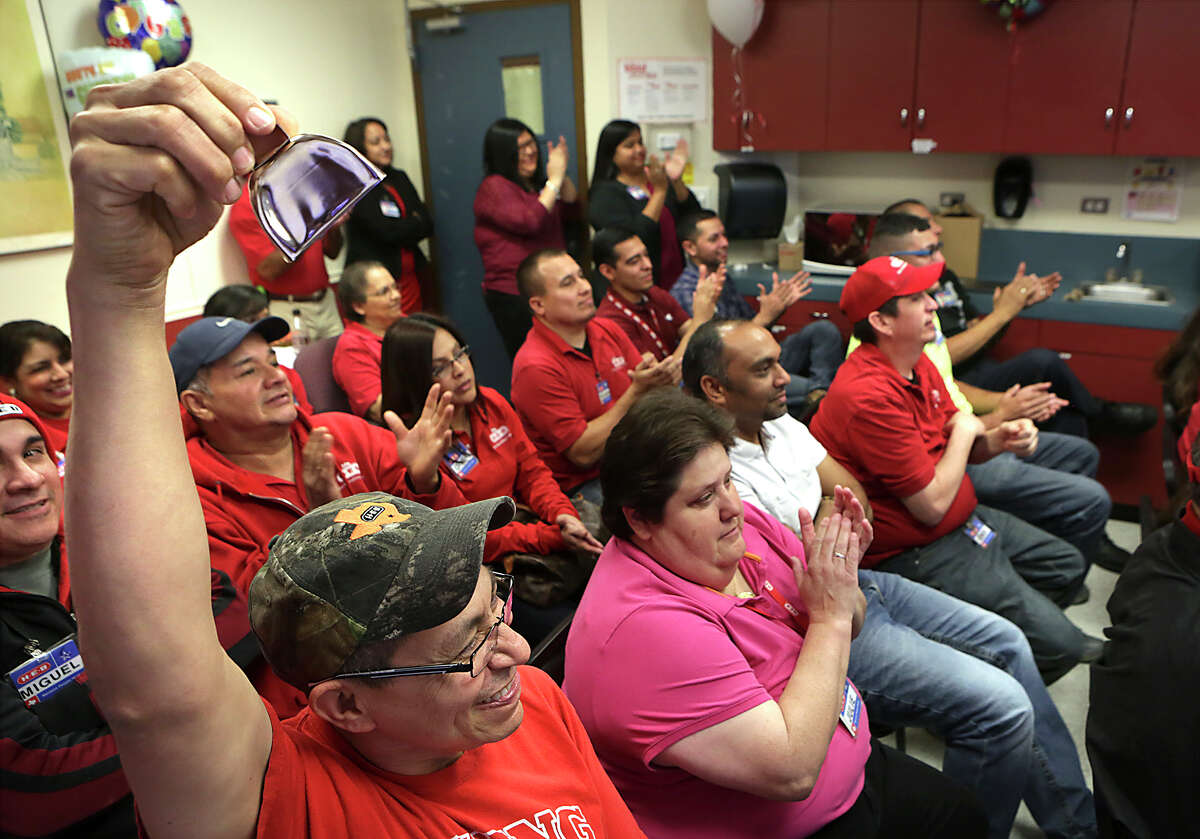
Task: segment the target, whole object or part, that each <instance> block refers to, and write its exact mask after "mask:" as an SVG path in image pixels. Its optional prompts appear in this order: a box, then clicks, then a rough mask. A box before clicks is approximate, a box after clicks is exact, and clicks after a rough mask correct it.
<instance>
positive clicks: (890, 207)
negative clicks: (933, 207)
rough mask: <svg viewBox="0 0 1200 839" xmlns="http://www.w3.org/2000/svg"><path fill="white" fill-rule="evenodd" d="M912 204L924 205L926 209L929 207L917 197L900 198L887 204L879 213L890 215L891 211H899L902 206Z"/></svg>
mask: <svg viewBox="0 0 1200 839" xmlns="http://www.w3.org/2000/svg"><path fill="white" fill-rule="evenodd" d="M912 204H916V205H917V206H918V207H924V208H925V209H926V210H928V209H929V205H928V204H926V203H925V202H924V201H922V200H921V199H919V198H904V199H901V200H900V201H897V202H896V203H894V204H888V205H887V206H886V207H884V208H883V212H882V213H880V214H879V215H881V216H887V215H891V214H892V213H899V212H901V208H902V207H908V206H910V205H912ZM905 215H911V214H910V213H906V214H905Z"/></svg>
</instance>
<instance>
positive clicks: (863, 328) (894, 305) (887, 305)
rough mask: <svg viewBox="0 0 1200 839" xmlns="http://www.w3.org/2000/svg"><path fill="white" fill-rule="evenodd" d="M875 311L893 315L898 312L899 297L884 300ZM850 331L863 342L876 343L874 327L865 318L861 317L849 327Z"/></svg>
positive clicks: (876, 337) (877, 338)
mask: <svg viewBox="0 0 1200 839" xmlns="http://www.w3.org/2000/svg"><path fill="white" fill-rule="evenodd" d="M875 311H877V312H879V313H880V314H881V315H887V316H888V317H893V318H894V317H895V316H896V315H898V314H900V298H899V297H892V298H891V299H889V300H885V301H884V302H883V303H882V304H881V305H880V306H879V308H878V309H876V310H875ZM850 333H851V334H852V335H853V336H854V337H855V338H857V339H858V340H859V341H861V342H862V343H864V344H877V343H879V337H878V336H877V335H876V334H875V327H873V326H871V322H870V321H869V320H868V319H867V318H863V319H862V320H860V321H858V322H857V323H855V324H854V326H852V327H851V328H850Z"/></svg>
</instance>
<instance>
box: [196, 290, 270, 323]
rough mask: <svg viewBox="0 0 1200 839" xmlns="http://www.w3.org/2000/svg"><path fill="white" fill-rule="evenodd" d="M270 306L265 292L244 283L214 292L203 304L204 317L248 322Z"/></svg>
mask: <svg viewBox="0 0 1200 839" xmlns="http://www.w3.org/2000/svg"><path fill="white" fill-rule="evenodd" d="M270 305H271V299H270V298H269V297H267V294H266V292H265V291H263V290H262V289H260V288H258V287H256V286H252V285H248V284H246V283H238V284H236V285H227V286H223V287H221V288H219V289H217V290H216V291H214V292H213V293H212V294H211V295H210V296H209V298H208V300H207V301H206V302H205V304H204V317H206V318H237V319H238V320H244V321H247V322H249V321H250V318H251V317H253V316H254V315H257V314H258V313H259V312H261V311H262V310H263V309H266V308H268V307H269V306H270Z"/></svg>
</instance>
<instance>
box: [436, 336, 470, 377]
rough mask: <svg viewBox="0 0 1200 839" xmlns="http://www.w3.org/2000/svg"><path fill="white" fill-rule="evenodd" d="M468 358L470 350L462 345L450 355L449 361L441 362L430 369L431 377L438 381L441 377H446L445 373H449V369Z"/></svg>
mask: <svg viewBox="0 0 1200 839" xmlns="http://www.w3.org/2000/svg"><path fill="white" fill-rule="evenodd" d="M470 357H471V348H470V347H469V346H467V345H465V344H464V345H463V346H461V347H459V348H458V349H456V350H455V351H454V352H453V353H452V354H451V355H450V360H449V361H443V362H441V363H439V364H435V365H433V367H432V368H430V372H431V373H433V377H434V378H435V379H440V378H441V377H442V376H444V375H446V373H448V372H450V368H451V367H453V366H454V365H455V364H458V363H459V362H461V361H462V360H463V359H464V358H470Z"/></svg>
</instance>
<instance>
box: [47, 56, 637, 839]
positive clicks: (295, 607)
mask: <svg viewBox="0 0 1200 839" xmlns="http://www.w3.org/2000/svg"><path fill="white" fill-rule="evenodd" d="M89 105H90V106H91V107H90V108H89V109H87V110H85V111H84V112H83V113H82V114H80V115H79V116H78V117H76V119H75V120H74V121H73V122H72V139H73V141H74V144H75V152H74V160H73V162H72V167H71V171H72V179H73V183H74V186H75V197H76V208H77V209H76V219H75V249H74V252H73V262H72V266H71V269H70V271H69V274H68V281H67V284H68V300H69V304H70V307H71V313H72V327H73V329H72V332H73V334H75V335H78V342H77V344H76V357H77V359H78V363H79V368H80V373H81V376H84V375H86V376H87V377H89V379H90V381H89V382H88V383H87V385H86V386H81V387H80V388H78V389H77V399H78V402H77V404H76V409H77V410H78V411H79V413H78V414H76V416H75V417H74V418H73V429H72V433H73V434H77V435H78V436H77V437H73V438H72V441H71V452H70V461H69V464H68V469H69V470H71V474H72V477H71V481H69V482H68V490H67V491H68V507H67V509H68V511H69V512H68V523H67V536H68V539H70V540H72V542H73V544H75V545H77V546H78V547H77V548H76V551H77V553H76V556H75V561H74V566H73V571H74V579H75V590H76V601H75V605H76V609H77V613H78V616H79V621H80V627H81V634H80V646H81V655H82V656H83V657H84V659H85V660H86V661H87V662H88V672H89V680H90V685H91V687H92V688H93V693H94V696H95V697H96V701H97V703H98V704H99V706H100V707H101V708H102V709H103V711H104V712H105V714H106V716H107V719H108V720H109V722H110V724H111V726H112V728H113V730H114V732H115V734H116V738H117V742H118V743H119V744H120V748H121V757H122V764H123V766H124V769H125V773H126V776H127V778H128V779H129V782H130V786H131V788H132V789H133V792H134V796H135V798H136V800H137V802H138V807H139V813H140V816H141V819H142V822H143V823H144V825H145V827H146V831H147V833H148V834H149V835H151V836H166V835H170V836H186V837H249V836H262V837H267V836H288V837H295V836H300V837H303V836H315V835H319V836H322V837H351V836H354V837H363V836H429V837H447V839H448V838H449V837H465V836H484V835H487V836H507V837H525V836H543V837H544V836H559V837H579V839H582V838H583V837H627V836H632V837H639V836H642V833H641V831H640V830H639V829H638V828H637V825H636V824H635V823H634V821H633V818H632V816H630V814H629V811H628V809H626V808H625V806H624V804H623V803H622V802H621V800H620V798H619V797H618V796H617V794H616V792H615V790H614V789H613V787H612V785H611V783H610V782H609V781H608V779H607V777H606V776H605V774H604V772H603V770H602V769H601V768H600V766H599V763H598V762H597V760H596V757H595V754H594V753H593V751H592V749H591V746H590V744H589V743H588V741H587V737H586V735H585V734H584V732H583V729H582V727H581V725H580V723H579V720H578V718H577V717H576V716H575V714H574V712H573V711H572V710H571V708H570V705H569V704H568V703H567V701H566V699H565V698H564V697H563V696H562V694H561V692H559V691H558V689H557V688H556V687H555V686H554V684H553V683H552V682H551V681H550V680H549V678H548V677H546V676H545V675H543V674H541V673H540V672H539V671H536V670H533V669H530V668H523V667H520V665H521V664H522V663H523V662H524V661H525V660H526V658H527V656H528V654H529V651H528V646H527V645H526V644H525V642H524V641H523V640H522V639H521V637H520V636H519V635H517V634H515V633H514V632H513V631H512V630H511V629H509V628H508V627H507V626H506V625H505V619H506V618H507V616H508V613H509V610H508V595H509V593H510V589H509V588H508V582H507V581H506V580H505V579H504V578H502V577H499V576H498V575H495V576H494V575H493V574H492V573H491V572H490V571H488V570H485V569H483V568H482V565H481V560H482V554H483V545H484V538H485V534H486V532H487V529H488V528H489V527H495V526H499V525H501V524H503V523H504V522H506V521H508V519H509V517H510V516H511V514H512V504H511V502H510V501H508V500H507V499H493V500H490V501H486V502H480V503H477V504H472V505H467V506H462V507H458V508H454V509H448V510H441V511H433V510H430V509H428V508H426V507H424V506H422V505H420V504H416V503H413V502H410V501H407V500H404V499H401V498H397V497H394V496H390V495H384V494H368V495H357V496H354V497H346V498H335V499H333V500H332V501H330V502H329V503H327V504H325V505H323V506H319V507H317V508H316V509H315V510H313V511H311V512H309V513H307V514H306V515H303V516H299V517H298V520H297V521H296V522H294V523H293V524H292V525H291V527H290V528H288V529H287V531H286V532H285V533H284V534H283V535H282V536H281V537H280V538H279V540H278V541H277V542H276V543H275V545H274V546H273V548H272V549H271V551H270V555H269V558H268V559H267V561H266V563H265V565H264V567H263V568H262V570H261V571H260V572H259V573H258V575H257V576H256V578H255V580H254V582H253V584H252V587H251V591H252V594H251V600H252V605H251V611H252V614H253V618H252V622H253V624H254V626H255V628H256V631H257V632H258V634H259V637H260V639H261V642H262V645H263V649H264V652H265V653H266V655H267V656H268V658H269V660H270V661H272V662H273V664H274V666H275V667H276V668H277V669H278V672H279V673H280V675H281V676H282V677H283V678H285V679H287V680H288V681H290V682H291V683H292V684H294V685H296V686H297V687H302V688H305V689H307V690H308V693H309V703H310V704H309V707H308V708H306V709H305V710H303V711H302V712H301V713H300V714H298V715H297V716H296V717H294V718H292V719H290V720H287V721H286V722H282V723H281V722H279V720H278V718H277V717H276V715H275V714H274V713H273V712H272V710H271V709H270V706H269V705H268V704H264V703H263V702H262V701H261V700H260V699H259V698H258V697H257V696H256V695H255V693H254V690H253V688H252V687H251V685H250V683H249V682H248V681H247V680H246V678H245V677H244V676H243V675H242V673H241V671H240V670H238V669H237V667H236V665H234V664H233V663H232V662H231V661H230V659H229V658H228V657H227V656H226V655H225V654H224V651H223V650H222V649H221V647H220V644H219V643H218V642H217V639H216V634H215V633H214V631H213V623H212V615H211V610H210V608H209V593H208V585H207V579H208V555H207V554H208V552H207V545H206V540H205V535H204V526H203V520H202V516H201V507H200V505H199V504H198V503H197V500H198V499H197V496H196V489H195V485H194V484H193V482H192V479H191V475H190V474H189V470H188V467H187V460H186V455H185V449H184V446H183V440H182V439H181V436H180V428H179V418H178V407H177V405H176V404H175V401H174V399H173V398H172V393H171V387H170V379H171V374H170V372H169V367H168V364H167V357H166V354H165V353H164V352H163V347H162V318H163V301H164V283H165V280H166V276H167V269H168V267H169V266H170V264H171V262H172V261H173V259H174V257H175V255H176V254H178V253H179V251H181V250H182V249H183V248H186V247H188V246H189V245H190V244H192V243H194V242H195V241H197V240H198V239H200V238H202V237H203V236H204V235H206V234H207V233H208V231H209V230H211V228H212V226H213V225H214V224H215V223H216V221H217V219H218V218H219V217H220V214H221V211H222V205H223V204H228V203H230V202H232V201H234V200H236V198H237V194H238V192H239V187H240V185H241V182H242V181H243V180H244V178H245V176H246V175H247V174H248V173H249V172H250V169H251V167H252V165H253V162H254V153H253V151H252V150H254V151H258V152H259V153H261V152H262V148H261V146H262V145H263V144H262V143H260V142H257V140H258V139H259V138H261V137H262V136H263V135H265V134H266V133H267V132H269V131H270V130H271V129H272V128H273V126H274V124H275V117H274V116H273V115H272V114H271V113H270V112H269V111H268V110H267V109H266V107H265V105H263V104H262V103H261V101H260V100H258V99H257V98H255V97H254V96H253V95H252V94H250V93H249V92H248V91H246V90H245V89H244V88H242V87H240V86H237V85H235V84H233V83H231V82H229V81H227V80H225V79H223V78H221V77H220V76H218V75H217V74H216V73H214V72H213V71H212V70H210V69H209V68H207V67H204V66H203V65H196V64H193V65H187V66H184V67H178V68H172V69H169V70H164V71H162V72H160V73H156V74H153V75H151V76H146V77H143V78H142V79H139V80H137V81H135V82H132V83H129V84H126V85H116V86H103V87H100V88H97V89H96V90H94V91H93V92H92V93H91V94H90V96H89ZM154 115H157V116H158V117H159V118H151V117H152V116H154ZM288 127H289V128H294V126H288ZM249 339H250V340H251V342H252V343H253V340H254V339H257V340H258V341H262V340H263V338H262V337H261V336H258V335H251V336H249ZM242 346H243V345H242V344H239V348H241V347H242ZM241 351H242V350H241V349H238V350H235V351H234V353H233V355H234V359H232V360H231V361H232V362H236V361H238V353H239V352H241ZM252 361H253V364H252V365H251V366H250V369H251V370H252V371H253V375H252V376H250V378H252V379H256V380H257V385H256V392H258V394H259V396H258V398H257V399H254V400H251V399H247V414H246V415H247V416H252V415H253V414H254V412H256V411H258V412H267V413H272V414H273V412H274V411H275V410H276V405H275V403H274V402H273V400H274V399H276V396H275V395H273V394H274V391H275V385H274V384H267V382H268V380H269V379H270V375H271V374H270V373H269V371H266V370H264V369H262V367H263V366H270V365H269V361H268V360H267V359H266V358H265V357H264V356H263V355H262V354H260V355H258V356H254V357H253V358H252ZM223 363H224V360H222V361H219V362H217V364H215V365H214V367H213V375H212V376H211V377H210V380H209V386H210V387H213V386H214V385H215V387H214V393H215V392H216V391H217V390H218V389H223V388H225V387H226V385H227V383H224V382H221V381H219V378H220V377H223V376H224V375H225V372H224V371H220V370H218V369H217V366H218V365H220V364H223ZM92 377H94V378H92ZM247 390H251V388H249V387H248V388H247ZM278 410H279V414H280V415H283V414H286V411H285V410H283V408H282V407H280V408H279V409H278ZM293 455H294V456H295V453H293ZM97 487H103V491H99V492H98V491H95V488H97Z"/></svg>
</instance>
